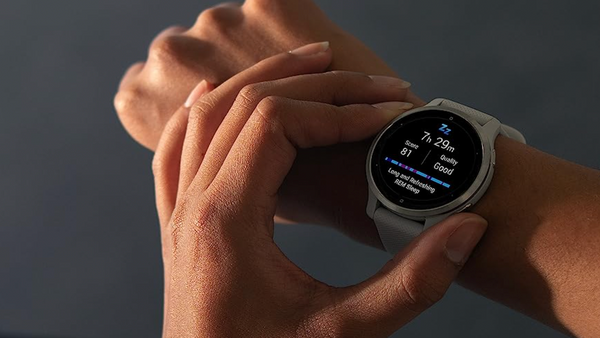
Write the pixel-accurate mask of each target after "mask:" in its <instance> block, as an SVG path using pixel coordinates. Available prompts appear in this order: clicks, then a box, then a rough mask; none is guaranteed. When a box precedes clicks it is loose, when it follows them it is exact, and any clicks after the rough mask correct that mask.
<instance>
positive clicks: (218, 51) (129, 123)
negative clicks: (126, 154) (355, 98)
mask: <svg viewBox="0 0 600 338" xmlns="http://www.w3.org/2000/svg"><path fill="white" fill-rule="evenodd" d="M311 41H330V42H331V45H332V48H333V49H334V50H335V51H338V53H337V54H336V55H337V56H336V57H335V58H334V60H333V61H332V63H331V65H330V69H332V70H351V71H360V72H364V73H368V74H377V75H391V76H393V75H395V74H394V72H393V71H392V70H391V69H390V68H389V67H388V66H387V65H386V64H385V63H384V62H383V61H382V60H381V59H380V58H379V57H377V56H376V55H375V54H374V53H373V52H372V51H371V50H370V49H369V48H367V47H366V46H365V45H364V44H362V43H361V42H360V41H358V40H357V39H356V38H354V37H353V36H351V35H350V34H348V33H346V32H345V31H343V30H342V29H340V28H339V27H338V26H337V25H335V24H334V23H333V22H331V21H330V20H329V19H328V18H327V17H326V16H325V14H324V13H323V12H322V11H321V10H320V9H319V8H318V7H317V6H316V5H315V4H314V3H313V2H312V1H311V0H247V1H246V2H245V3H244V4H243V6H240V5H238V4H232V3H228V4H224V5H219V6H216V7H213V8H210V9H208V10H205V11H203V12H202V13H201V14H200V16H199V17H198V20H197V21H196V23H195V24H194V25H193V26H192V27H191V28H190V29H187V30H186V29H185V28H183V27H172V28H169V29H167V30H165V31H163V32H162V33H161V34H159V35H158V36H157V37H156V38H155V39H154V41H153V42H152V44H151V46H150V51H149V55H148V60H147V61H146V62H145V63H138V64H135V65H133V66H132V67H131V68H130V69H129V70H128V71H127V72H126V74H125V76H124V77H123V80H122V82H121V85H120V88H119V91H118V93H117V95H116V97H115V107H116V110H117V112H118V114H119V117H120V119H121V122H122V123H123V125H124V127H125V129H126V130H127V131H128V132H129V133H130V134H131V136H132V137H133V138H134V139H135V140H137V141H138V142H139V143H141V144H142V145H144V146H146V147H148V148H150V149H152V150H154V149H155V148H156V143H157V142H158V139H159V138H160V135H161V133H162V130H163V128H164V126H165V124H166V123H167V121H168V119H169V118H170V117H171V116H172V115H173V113H174V112H175V111H176V110H177V108H179V107H180V106H181V105H182V104H183V103H184V100H185V99H186V97H187V94H188V93H189V92H190V91H191V90H192V88H193V87H194V86H195V85H196V84H198V83H199V82H200V81H201V80H203V79H204V80H206V81H208V82H209V83H210V84H212V85H218V84H220V83H223V82H224V81H225V80H227V79H229V78H230V77H231V76H233V75H235V74H237V73H239V72H240V71H242V70H244V69H246V68H248V67H249V66H251V65H253V64H255V63H256V62H258V61H260V60H263V59H265V58H267V57H269V56H271V55H274V54H277V53H279V52H281V51H284V50H292V49H294V48H296V47H299V46H301V45H304V44H306V43H308V42H311ZM409 100H410V102H413V103H415V104H417V103H419V102H418V100H417V99H416V98H414V97H412V96H411V97H409Z"/></svg>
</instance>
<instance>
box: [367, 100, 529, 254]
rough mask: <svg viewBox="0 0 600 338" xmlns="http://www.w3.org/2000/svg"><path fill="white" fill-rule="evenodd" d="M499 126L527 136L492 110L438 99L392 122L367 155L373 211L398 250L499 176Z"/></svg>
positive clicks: (389, 245)
mask: <svg viewBox="0 0 600 338" xmlns="http://www.w3.org/2000/svg"><path fill="white" fill-rule="evenodd" d="M498 134H501V135H503V136H506V137H509V138H511V139H513V140H516V141H518V142H521V143H525V138H524V137H523V135H522V134H521V133H520V132H519V131H517V130H516V129H514V128H512V127H509V126H507V125H504V124H502V123H500V121H498V120H497V119H496V118H494V117H493V116H490V115H487V114H485V113H482V112H480V111H478V110H475V109H473V108H469V107H467V106H464V105H461V104H459V103H456V102H452V101H450V100H447V99H435V100H433V101H431V102H430V103H429V104H427V105H426V106H424V107H422V108H417V109H413V110H410V111H407V112H406V113H404V114H402V115H401V116H400V117H398V118H396V119H394V120H393V121H392V122H390V123H389V124H388V125H387V126H386V127H385V128H384V129H383V130H382V131H381V132H380V133H379V135H377V137H376V138H375V140H374V142H373V144H372V146H371V148H370V150H369V154H368V157H367V181H368V185H369V200H368V204H367V214H368V215H369V217H370V218H372V219H373V220H374V222H375V225H376V226H377V231H378V232H379V236H380V238H381V242H382V243H383V246H384V247H385V249H386V251H388V252H389V253H391V254H396V252H398V251H400V250H401V249H402V248H403V247H405V246H406V245H407V244H408V243H410V242H411V241H412V240H413V239H414V238H415V237H417V236H418V235H419V234H420V233H421V232H423V231H424V230H425V229H427V228H429V227H431V226H433V225H435V224H436V223H438V222H440V221H442V220H444V219H445V218H447V217H449V216H450V215H452V214H455V213H459V212H462V211H464V210H466V209H468V208H470V207H471V206H473V205H474V204H475V203H477V201H479V199H480V198H481V197H482V196H483V194H484V193H485V191H486V190H487V188H488V187H489V185H490V183H491V181H492V178H493V176H494V166H495V164H496V152H495V150H494V143H495V140H496V137H497V136H498Z"/></svg>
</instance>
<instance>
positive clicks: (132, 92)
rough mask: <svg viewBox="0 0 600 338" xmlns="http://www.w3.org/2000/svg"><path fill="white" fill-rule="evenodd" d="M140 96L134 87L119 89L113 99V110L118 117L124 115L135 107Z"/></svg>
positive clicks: (139, 92)
mask: <svg viewBox="0 0 600 338" xmlns="http://www.w3.org/2000/svg"><path fill="white" fill-rule="evenodd" d="M141 96H142V95H141V91H140V90H139V89H137V88H136V87H129V88H127V89H120V90H119V91H118V92H117V94H116V95H115V98H114V106H115V110H116V111H117V113H118V114H119V115H121V114H126V113H127V112H129V111H131V109H132V108H133V107H135V105H136V103H137V102H138V101H139V99H140V97H141Z"/></svg>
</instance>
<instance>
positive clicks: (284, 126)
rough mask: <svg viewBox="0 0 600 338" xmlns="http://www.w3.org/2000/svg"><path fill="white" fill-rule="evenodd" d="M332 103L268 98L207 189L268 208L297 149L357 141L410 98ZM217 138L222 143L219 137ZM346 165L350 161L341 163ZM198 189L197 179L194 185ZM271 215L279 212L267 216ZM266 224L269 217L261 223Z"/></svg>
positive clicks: (394, 114)
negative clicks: (343, 104)
mask: <svg viewBox="0 0 600 338" xmlns="http://www.w3.org/2000/svg"><path fill="white" fill-rule="evenodd" d="M379 107H380V108H378V107H376V106H372V105H368V104H360V105H348V106H343V107H337V106H333V105H329V104H324V103H318V102H308V101H296V100H292V99H287V98H281V97H268V98H266V99H264V100H262V101H261V103H260V104H259V105H258V107H257V108H256V109H255V111H254V113H253V114H252V116H251V117H250V118H249V119H248V121H247V123H246V124H245V126H244V128H243V130H242V131H241V133H240V135H239V137H238V138H237V140H236V141H235V143H234V145H233V147H232V148H231V151H230V152H229V154H228V155H227V158H226V159H225V162H224V163H223V166H222V168H221V170H220V171H219V173H218V175H217V177H216V178H215V179H214V182H213V184H212V185H211V186H210V187H209V188H208V190H207V192H209V191H210V192H212V193H216V194H222V193H223V192H225V191H226V192H227V194H228V197H227V198H228V200H231V201H232V203H235V204H236V205H237V204H238V203H239V205H240V206H241V207H242V208H245V207H250V208H252V207H256V206H259V207H261V208H263V209H265V210H267V211H270V210H271V208H273V207H274V204H275V202H274V198H275V195H276V193H277V190H278V189H279V187H280V185H281V183H282V182H283V179H284V178H285V176H286V174H287V173H288V171H289V169H290V168H291V166H292V163H293V161H294V158H295V155H296V148H310V147H319V146H327V145H333V144H337V143H342V142H354V141H359V140H363V139H365V138H368V137H370V136H373V135H374V134H375V133H376V132H378V131H379V130H381V129H382V128H383V127H384V126H385V125H386V124H387V123H389V122H390V121H391V120H392V119H393V118H395V117H397V116H398V115H399V114H401V113H402V112H404V111H405V108H407V107H408V106H407V105H405V104H404V103H401V102H398V103H388V104H385V105H379ZM215 142H219V141H218V140H215ZM339 169H340V170H344V164H343V163H340V168H339ZM194 189H196V182H194V184H193V186H192V187H190V190H191V191H194ZM265 217H267V218H269V217H270V218H271V219H272V217H273V215H272V214H271V215H268V214H267V215H265ZM255 223H257V224H264V223H265V222H262V223H261V222H255Z"/></svg>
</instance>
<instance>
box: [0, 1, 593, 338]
mask: <svg viewBox="0 0 600 338" xmlns="http://www.w3.org/2000/svg"><path fill="white" fill-rule="evenodd" d="M213 3H214V2H203V1H178V2H174V1H169V2H167V1H158V0H145V1H142V0H135V1H127V2H125V1H96V2H91V1H24V0H11V1H9V0H2V1H0V95H1V96H0V97H1V100H0V112H1V117H0V216H1V220H2V223H1V224H0V336H2V335H3V334H4V335H11V334H16V335H19V334H21V335H24V336H29V335H33V336H37V335H40V336H56V337H158V336H159V335H160V332H161V319H162V318H161V301H162V299H161V298H162V276H161V259H160V247H159V233H158V224H157V220H156V217H155V210H154V206H153V202H154V201H153V198H154V195H153V188H152V179H151V172H150V161H151V156H152V155H151V154H150V153H149V152H148V151H146V150H144V149H142V148H141V147H140V146H138V145H136V144H135V143H134V142H133V141H131V140H130V139H129V137H128V136H127V135H126V134H125V132H124V131H123V130H122V129H121V127H120V125H119V122H118V120H117V118H116V115H115V113H114V110H113V107H112V97H113V95H114V93H115V90H116V86H117V84H118V81H119V79H120V76H121V75H122V72H123V71H124V70H125V69H126V67H127V66H128V65H129V64H130V63H132V62H134V61H136V60H140V59H143V58H145V53H146V48H147V45H148V43H149V42H150V40H151V39H152V37H153V36H154V34H155V33H157V32H158V31H160V30H161V29H163V28H164V27H166V26H169V25H172V24H175V23H183V24H191V23H193V22H194V20H195V17H196V15H197V14H198V13H199V12H200V10H202V9H203V8H206V7H207V6H208V5H211V4H213ZM319 3H320V4H321V5H322V7H323V8H324V9H325V10H326V12H327V13H329V14H330V16H331V17H333V18H334V20H335V21H336V22H338V23H339V24H340V25H342V26H343V27H344V28H346V29H347V30H349V31H351V32H352V33H354V34H355V35H357V36H358V37H359V38H360V39H362V40H363V41H366V42H367V44H368V45H369V46H370V47H372V48H373V49H374V50H375V51H376V52H377V53H378V54H379V55H381V56H382V57H383V58H384V59H385V60H387V61H388V62H389V63H390V64H391V65H393V66H394V68H395V69H396V70H397V71H398V72H399V74H401V75H402V76H403V77H404V78H406V79H408V80H409V81H411V82H413V84H414V86H415V88H417V90H418V93H419V94H421V95H422V96H423V97H424V98H427V99H430V98H433V97H435V96H438V95H439V96H445V97H449V98H454V99H456V100H458V101H463V102H465V103H470V104H471V105H473V106H475V107H480V108H481V109H484V110H486V111H488V112H490V113H493V114H495V115H497V116H498V117H499V118H500V119H501V120H503V121H505V122H507V123H510V124H512V125H514V126H516V127H517V128H519V129H521V130H522V131H523V133H524V134H525V135H527V137H528V140H529V142H530V144H532V145H534V146H536V147H538V148H540V149H542V150H544V151H547V152H550V153H552V154H555V155H557V156H560V157H564V158H566V159H569V160H572V161H576V162H578V163H581V164H584V165H587V166H592V167H596V168H597V167H599V164H600V156H598V151H597V145H598V144H599V142H600V133H599V132H598V131H597V129H598V127H597V126H598V125H599V124H600V118H599V117H598V113H599V111H598V106H599V105H600V95H599V94H600V86H599V83H598V79H599V78H600V76H599V75H600V48H599V46H600V43H599V41H598V36H600V24H599V23H598V17H597V16H598V13H600V3H599V2H597V1H577V2H573V1H570V2H567V1H549V0H546V1H518V2H517V1H515V2H506V1H447V0H418V1H417V0H407V1H377V2H374V1H369V2H366V1H362V2H361V1H358V0H345V1H337V2H336V1H325V0H323V1H319ZM276 236H277V241H278V243H280V245H281V246H282V248H283V251H284V252H285V253H286V254H288V255H289V256H290V257H291V258H292V259H293V260H294V261H295V262H297V263H298V264H299V265H300V266H301V267H303V268H305V269H306V270H307V271H308V272H309V273H311V274H312V275H314V276H315V277H317V278H319V279H321V280H323V281H325V282H327V283H331V284H335V285H347V284H351V283H355V282H357V281H360V280H363V279H365V278H366V277H368V276H369V275H371V274H372V273H374V272H375V271H376V270H377V269H378V268H379V267H380V266H381V265H382V264H383V263H384V262H385V261H386V260H387V256H386V255H385V254H383V253H382V252H378V251H377V250H373V249H370V248H367V247H364V246H361V245H359V244H357V243H354V242H352V241H350V240H348V239H346V238H344V237H342V236H341V235H338V234H337V233H335V232H333V231H330V230H328V229H322V228H318V227H314V226H285V227H284V226H281V227H278V228H277V233H276ZM397 336H406V337H482V336H485V337H509V336H510V337H541V336H543V337H562V335H560V334H558V333H555V332H553V331H552V330H550V329H548V328H546V327H544V326H542V325H540V324H538V323H536V322H534V321H532V320H530V319H528V318H526V317H524V316H522V315H520V314H517V313H515V312H513V311H511V310H509V309H506V308H504V307H502V306H500V305H497V304H495V303H492V302H491V301H488V300H486V299H483V298H481V297H479V296H477V295H474V294H472V293H470V292H468V291H465V290H463V289H461V288H459V287H453V288H452V289H451V290H450V292H449V293H448V295H447V296H446V297H445V299H444V300H443V301H442V302H440V303H439V304H437V305H436V306H434V307H433V308H432V309H431V310H430V311H428V312H427V313H425V314H423V315H422V316H421V317H419V318H418V319H416V320H415V321H414V322H412V323H411V324H410V325H408V326H406V327H405V328H403V329H401V330H400V331H399V333H398V334H397Z"/></svg>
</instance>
